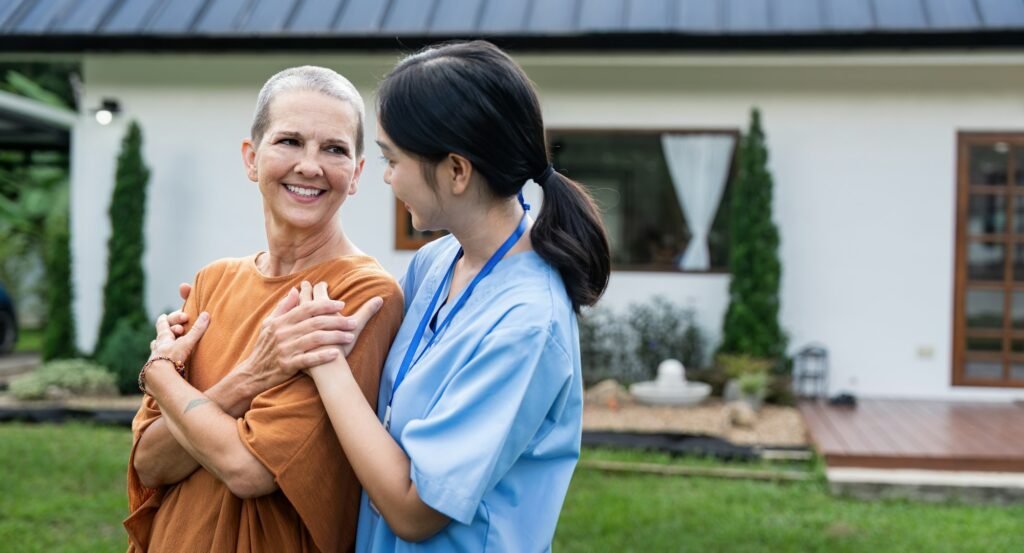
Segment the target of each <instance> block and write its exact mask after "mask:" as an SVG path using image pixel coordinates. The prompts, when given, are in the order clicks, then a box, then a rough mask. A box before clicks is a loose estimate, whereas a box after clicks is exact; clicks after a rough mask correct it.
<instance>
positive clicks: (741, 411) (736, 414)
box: [725, 401, 757, 428]
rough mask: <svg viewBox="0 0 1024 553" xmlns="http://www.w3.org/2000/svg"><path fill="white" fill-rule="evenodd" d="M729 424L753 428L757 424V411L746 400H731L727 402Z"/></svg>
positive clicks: (726, 410) (726, 409)
mask: <svg viewBox="0 0 1024 553" xmlns="http://www.w3.org/2000/svg"><path fill="white" fill-rule="evenodd" d="M725 412H726V417H727V418H728V420H729V424H730V425H732V426H738V427H740V428H753V427H754V425H756V424H757V413H755V412H754V408H753V407H751V406H750V404H749V403H747V402H745V401H730V402H729V403H726V404H725Z"/></svg>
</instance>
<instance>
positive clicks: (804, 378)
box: [793, 344, 828, 399]
mask: <svg viewBox="0 0 1024 553" xmlns="http://www.w3.org/2000/svg"><path fill="white" fill-rule="evenodd" d="M793 394H794V395H796V397H798V398H804V399H824V398H826V397H828V350H826V349H825V347H824V346H822V345H821V344H809V345H807V346H804V347H803V349H801V350H800V351H798V352H797V354H796V357H795V358H794V365H793Z"/></svg>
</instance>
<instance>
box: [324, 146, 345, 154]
mask: <svg viewBox="0 0 1024 553" xmlns="http://www.w3.org/2000/svg"><path fill="white" fill-rule="evenodd" d="M327 151H328V152H330V153H332V154H338V155H348V150H347V149H346V148H343V147H341V146H329V147H328V148H327Z"/></svg>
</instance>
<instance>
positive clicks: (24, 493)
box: [0, 424, 131, 553]
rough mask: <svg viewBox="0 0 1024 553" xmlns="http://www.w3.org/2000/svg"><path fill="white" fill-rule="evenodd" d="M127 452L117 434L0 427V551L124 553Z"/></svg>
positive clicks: (126, 442)
mask: <svg viewBox="0 0 1024 553" xmlns="http://www.w3.org/2000/svg"><path fill="white" fill-rule="evenodd" d="M130 446H131V434H130V433H129V432H128V431H127V430H126V429H124V428H109V427H94V426H86V425H78V424H73V425H72V424H69V425H64V426H51V425H21V424H5V425H0V467H3V468H2V471H3V473H2V474H3V475H2V476H0V550H3V551H18V552H19V553H34V552H37V551H38V552H43V551H46V552H50V551H61V552H75V551H82V552H85V551H124V550H125V549H127V545H128V542H127V537H126V536H125V533H124V529H123V527H122V526H121V521H122V520H123V519H124V517H125V515H126V511H127V509H128V500H127V496H126V492H125V485H126V483H125V470H126V467H127V462H128V449H129V447H130Z"/></svg>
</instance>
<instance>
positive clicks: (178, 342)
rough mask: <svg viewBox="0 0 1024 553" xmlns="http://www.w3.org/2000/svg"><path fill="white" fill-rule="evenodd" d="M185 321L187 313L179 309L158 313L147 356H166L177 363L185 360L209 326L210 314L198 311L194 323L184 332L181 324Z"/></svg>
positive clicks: (151, 357)
mask: <svg viewBox="0 0 1024 553" xmlns="http://www.w3.org/2000/svg"><path fill="white" fill-rule="evenodd" d="M187 321H188V315H186V314H185V313H183V312H181V311H175V312H174V313H171V314H170V315H160V317H159V318H157V320H156V339H155V340H153V341H152V342H150V343H149V352H150V355H149V358H150V359H153V358H155V357H167V358H169V359H171V360H173V361H175V362H177V363H184V362H185V361H187V360H188V358H189V356H190V355H192V350H193V349H195V347H196V344H197V343H199V339H200V338H202V337H203V333H205V332H206V329H207V328H208V327H209V325H210V315H209V313H206V312H203V313H200V314H199V318H198V319H196V323H195V324H194V325H192V328H191V329H189V331H188V332H187V333H184V327H183V326H182V325H184V324H185V323H186V322H187Z"/></svg>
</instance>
